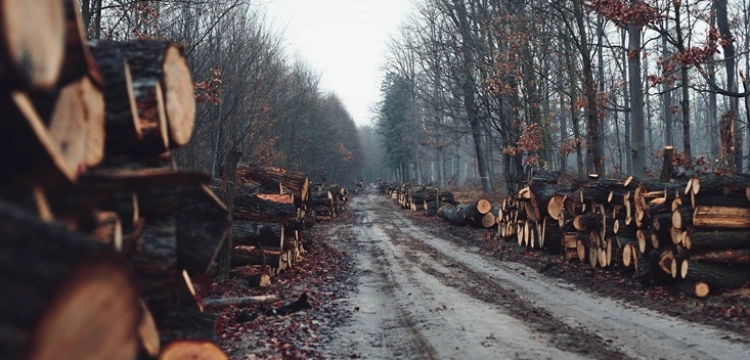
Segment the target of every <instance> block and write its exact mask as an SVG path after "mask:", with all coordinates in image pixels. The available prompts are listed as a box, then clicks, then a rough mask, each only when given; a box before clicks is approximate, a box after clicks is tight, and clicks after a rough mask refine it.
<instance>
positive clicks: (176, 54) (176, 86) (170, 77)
mask: <svg viewBox="0 0 750 360" xmlns="http://www.w3.org/2000/svg"><path fill="white" fill-rule="evenodd" d="M193 87H194V85H193V82H192V77H191V76H190V68H189V67H188V64H187V61H186V60H185V57H184V56H183V55H182V52H181V51H180V50H179V48H178V47H177V46H172V47H170V48H169V50H167V53H166V55H165V57H164V97H165V99H166V105H167V106H166V112H167V119H168V121H169V135H170V139H171V141H172V142H173V143H174V145H175V146H177V147H179V146H185V145H187V143H188V142H189V141H190V137H191V136H192V135H193V127H194V125H195V97H194V95H193V93H194V90H193Z"/></svg>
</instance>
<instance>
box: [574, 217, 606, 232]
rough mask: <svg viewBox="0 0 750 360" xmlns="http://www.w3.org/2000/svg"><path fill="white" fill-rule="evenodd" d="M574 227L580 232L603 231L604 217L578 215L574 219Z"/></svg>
mask: <svg viewBox="0 0 750 360" xmlns="http://www.w3.org/2000/svg"><path fill="white" fill-rule="evenodd" d="M573 226H574V227H575V228H576V230H578V231H586V230H593V229H601V227H602V216H601V215H597V214H593V213H589V214H585V215H578V216H576V217H575V219H573Z"/></svg>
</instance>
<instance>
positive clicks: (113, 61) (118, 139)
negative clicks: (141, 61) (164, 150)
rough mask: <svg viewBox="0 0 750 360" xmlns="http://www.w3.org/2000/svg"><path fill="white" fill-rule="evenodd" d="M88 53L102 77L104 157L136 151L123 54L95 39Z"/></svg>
mask: <svg viewBox="0 0 750 360" xmlns="http://www.w3.org/2000/svg"><path fill="white" fill-rule="evenodd" d="M91 53H92V55H93V56H94V58H95V59H96V63H97V66H98V67H99V71H100V72H101V75H102V79H103V81H104V104H105V115H104V118H105V123H104V127H105V131H106V134H107V136H106V140H105V153H106V154H107V155H106V157H109V156H112V155H115V156H122V155H133V154H138V153H139V152H140V149H139V147H140V139H141V123H140V121H139V119H138V109H137V108H136V102H135V94H134V93H133V86H132V85H133V79H132V75H131V72H130V67H129V66H128V64H127V62H126V60H125V55H124V53H123V51H122V49H120V48H119V47H117V46H116V43H115V42H112V41H100V42H98V43H97V44H96V46H94V47H92V48H91Z"/></svg>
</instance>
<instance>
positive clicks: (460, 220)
mask: <svg viewBox="0 0 750 360" xmlns="http://www.w3.org/2000/svg"><path fill="white" fill-rule="evenodd" d="M465 207H466V206H463V205H458V206H453V205H443V206H442V207H441V208H440V209H439V210H438V216H440V217H441V218H443V219H445V220H446V221H448V222H449V223H451V224H453V225H457V226H466V225H467V220H466V218H465V217H464V215H463V212H462V210H461V209H462V208H465Z"/></svg>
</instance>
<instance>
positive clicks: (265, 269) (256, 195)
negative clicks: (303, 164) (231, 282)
mask: <svg viewBox="0 0 750 360" xmlns="http://www.w3.org/2000/svg"><path fill="white" fill-rule="evenodd" d="M236 175H237V182H238V189H237V194H236V196H235V199H234V209H233V221H232V225H231V228H232V230H231V232H232V242H233V244H232V246H233V249H232V261H231V264H232V265H231V266H232V267H235V268H236V267H248V266H249V267H254V268H258V269H260V271H259V272H257V273H258V274H259V275H258V276H257V278H254V279H253V281H251V285H255V286H260V287H265V286H267V285H270V281H271V279H272V278H273V277H275V276H276V275H278V274H279V273H280V272H281V271H283V270H285V269H287V268H289V267H291V266H293V265H294V263H295V262H297V261H298V260H300V259H301V258H302V256H303V255H304V254H305V253H306V252H307V250H306V247H307V248H309V247H310V246H311V243H310V242H311V241H312V239H311V236H310V233H309V231H308V230H309V229H310V228H311V227H312V226H313V225H314V224H315V221H316V220H314V219H315V218H314V214H311V213H310V210H311V207H310V199H311V195H312V194H311V191H310V190H311V188H310V181H309V179H308V177H307V175H306V174H304V173H300V172H295V171H290V170H286V169H280V168H275V167H261V166H257V165H241V166H239V167H238V168H237V173H236ZM312 198H313V199H314V197H312Z"/></svg>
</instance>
